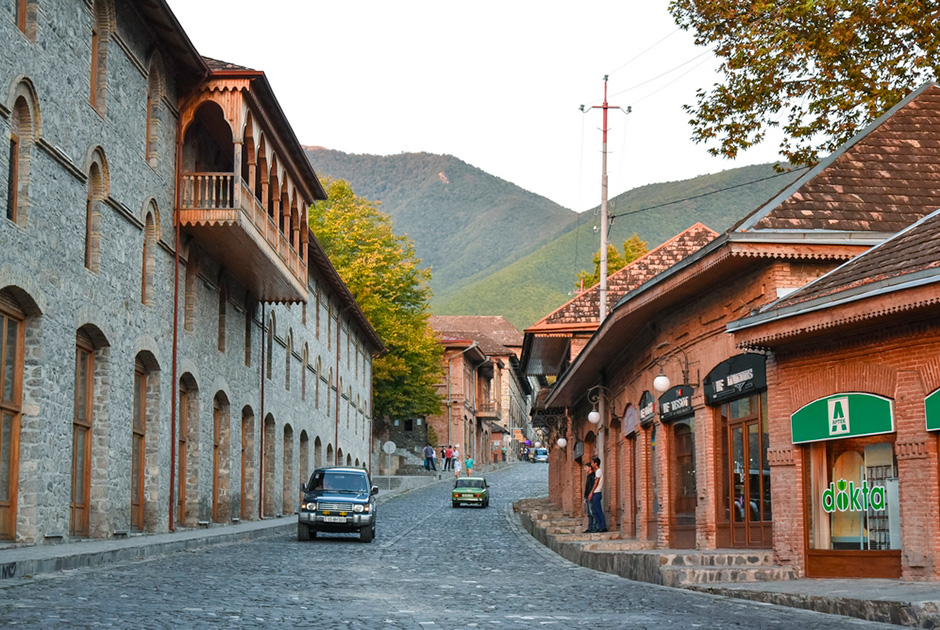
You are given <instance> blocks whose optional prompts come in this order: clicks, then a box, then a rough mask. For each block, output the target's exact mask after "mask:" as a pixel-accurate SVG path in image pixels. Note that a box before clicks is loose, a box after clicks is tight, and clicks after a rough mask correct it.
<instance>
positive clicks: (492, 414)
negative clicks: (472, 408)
mask: <svg viewBox="0 0 940 630" xmlns="http://www.w3.org/2000/svg"><path fill="white" fill-rule="evenodd" d="M502 417H503V412H502V405H500V402H499V401H498V400H483V401H481V402H480V405H479V406H478V407H477V418H481V419H484V418H485V419H487V420H501V419H502Z"/></svg>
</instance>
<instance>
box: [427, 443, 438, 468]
mask: <svg viewBox="0 0 940 630" xmlns="http://www.w3.org/2000/svg"><path fill="white" fill-rule="evenodd" d="M424 469H425V470H437V466H436V465H435V464H434V447H433V446H431V444H430V443H429V444H428V445H427V446H425V447H424Z"/></svg>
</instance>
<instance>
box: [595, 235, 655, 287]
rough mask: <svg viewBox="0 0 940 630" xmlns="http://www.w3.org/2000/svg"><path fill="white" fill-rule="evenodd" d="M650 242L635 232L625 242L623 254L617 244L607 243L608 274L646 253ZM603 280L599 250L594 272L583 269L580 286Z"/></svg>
mask: <svg viewBox="0 0 940 630" xmlns="http://www.w3.org/2000/svg"><path fill="white" fill-rule="evenodd" d="M647 245H648V243H647V242H646V241H643V240H640V236H639V235H638V234H637V233H636V232H634V233H633V236H631V237H630V238H628V239H627V240H625V241H624V242H623V254H621V253H620V252H619V251H618V250H617V246H616V245H613V244H611V243H608V244H607V275H608V276H610V274H612V273H614V272H615V271H619V270H620V269H623V268H624V267H626V266H627V265H629V264H630V263H632V262H633V261H634V260H636V259H637V258H639V257H640V256H642V255H643V254H645V253H646V252H647V251H648V250H647ZM600 281H601V252H600V250H598V252H597V253H596V254H594V273H592V274H589V273H588V272H587V271H582V272H580V273H579V274H578V286H579V288H580V289H582V290H583V289H584V288H587V287H593V286H594V285H595V284H597V283H598V282H600Z"/></svg>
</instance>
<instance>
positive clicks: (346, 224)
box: [310, 180, 443, 418]
mask: <svg viewBox="0 0 940 630" xmlns="http://www.w3.org/2000/svg"><path fill="white" fill-rule="evenodd" d="M324 185H325V187H326V191H327V195H328V199H327V200H326V201H320V202H317V203H315V204H314V205H313V206H312V207H311V209H310V229H311V230H313V233H314V235H315V236H316V238H317V240H318V241H319V242H320V244H321V245H322V246H323V249H324V251H326V253H327V255H328V256H329V258H330V261H331V262H332V263H333V266H334V267H336V270H337V272H338V273H339V275H340V277H341V278H342V279H343V281H344V282H345V283H346V285H347V286H348V287H349V290H350V291H351V292H352V294H353V296H354V297H355V298H356V302H357V303H358V304H359V307H360V308H361V309H362V312H363V313H364V314H365V316H366V318H368V320H369V322H370V323H371V324H372V326H373V328H375V331H376V332H377V333H378V334H379V336H380V337H381V338H382V341H383V342H384V343H385V346H386V348H387V349H388V353H387V354H385V355H383V356H381V357H378V358H376V359H375V361H373V364H372V370H373V372H372V374H373V376H372V382H373V390H374V393H373V398H374V400H373V406H374V413H373V415H374V416H375V417H377V418H383V417H385V416H388V417H391V418H403V417H415V416H424V415H432V414H437V413H440V396H438V394H437V392H436V390H435V388H434V386H435V384H436V383H437V382H438V380H439V378H440V374H441V357H442V354H443V349H442V347H441V345H440V343H438V341H437V338H436V337H435V335H434V332H433V330H432V329H431V327H430V326H429V325H428V316H429V313H428V299H429V297H430V289H429V288H428V286H427V283H428V280H429V277H430V273H429V272H428V271H427V270H426V269H422V268H421V267H420V266H419V265H420V263H421V261H420V260H419V259H418V258H417V257H416V256H415V249H414V245H413V244H412V243H411V241H409V240H408V239H407V238H405V237H400V236H396V235H395V233H394V232H393V231H392V225H391V221H390V220H389V218H388V216H387V215H385V214H383V213H381V212H379V210H378V208H377V204H376V203H375V202H372V201H369V200H367V199H364V198H362V197H358V196H357V195H356V194H355V193H354V192H353V189H352V187H351V186H350V185H349V183H347V182H346V181H344V180H324Z"/></svg>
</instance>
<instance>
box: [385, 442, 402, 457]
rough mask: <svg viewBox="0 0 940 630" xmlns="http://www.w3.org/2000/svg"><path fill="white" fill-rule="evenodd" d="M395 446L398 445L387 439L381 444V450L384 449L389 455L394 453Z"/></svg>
mask: <svg viewBox="0 0 940 630" xmlns="http://www.w3.org/2000/svg"><path fill="white" fill-rule="evenodd" d="M396 448H398V447H397V446H396V445H395V443H394V442H392V441H391V440H389V441H388V442H386V443H385V444H383V445H382V450H383V451H385V452H386V453H387V454H389V455H391V454H392V453H394V452H395V449H396Z"/></svg>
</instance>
